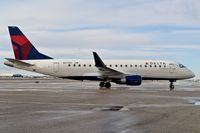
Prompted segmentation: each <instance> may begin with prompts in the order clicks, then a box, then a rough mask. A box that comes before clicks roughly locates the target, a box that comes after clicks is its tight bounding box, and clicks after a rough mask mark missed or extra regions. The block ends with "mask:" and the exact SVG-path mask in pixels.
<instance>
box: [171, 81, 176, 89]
mask: <svg viewBox="0 0 200 133" xmlns="http://www.w3.org/2000/svg"><path fill="white" fill-rule="evenodd" d="M169 82H170V85H169V88H170V91H172V90H174V82H176V81H175V80H170V81H169Z"/></svg>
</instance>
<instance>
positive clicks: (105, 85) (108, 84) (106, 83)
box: [99, 81, 111, 89]
mask: <svg viewBox="0 0 200 133" xmlns="http://www.w3.org/2000/svg"><path fill="white" fill-rule="evenodd" d="M99 86H100V87H101V88H103V87H105V88H107V89H110V87H111V83H110V82H108V81H106V82H104V81H101V82H100V83H99Z"/></svg>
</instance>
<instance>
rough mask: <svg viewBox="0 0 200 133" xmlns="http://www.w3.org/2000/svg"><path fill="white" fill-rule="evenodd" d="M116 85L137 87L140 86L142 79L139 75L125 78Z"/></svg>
mask: <svg viewBox="0 0 200 133" xmlns="http://www.w3.org/2000/svg"><path fill="white" fill-rule="evenodd" d="M116 83H117V84H127V85H133V86H137V85H141V84H142V77H141V76H140V75H132V76H126V77H125V78H123V79H121V80H120V81H118V82H116Z"/></svg>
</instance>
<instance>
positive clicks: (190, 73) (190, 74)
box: [188, 70, 195, 78]
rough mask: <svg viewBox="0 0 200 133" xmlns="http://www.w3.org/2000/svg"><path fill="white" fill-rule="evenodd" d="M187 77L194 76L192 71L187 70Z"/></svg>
mask: <svg viewBox="0 0 200 133" xmlns="http://www.w3.org/2000/svg"><path fill="white" fill-rule="evenodd" d="M188 77H189V78H194V77H195V74H194V73H193V72H192V71H190V70H189V73H188Z"/></svg>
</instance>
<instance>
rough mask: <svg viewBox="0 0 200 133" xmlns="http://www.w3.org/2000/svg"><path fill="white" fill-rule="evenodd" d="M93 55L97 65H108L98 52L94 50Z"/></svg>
mask: <svg viewBox="0 0 200 133" xmlns="http://www.w3.org/2000/svg"><path fill="white" fill-rule="evenodd" d="M93 56H94V61H95V66H96V67H105V66H106V65H105V64H104V63H103V61H102V60H101V58H100V57H99V55H98V54H97V53H96V52H93Z"/></svg>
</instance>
